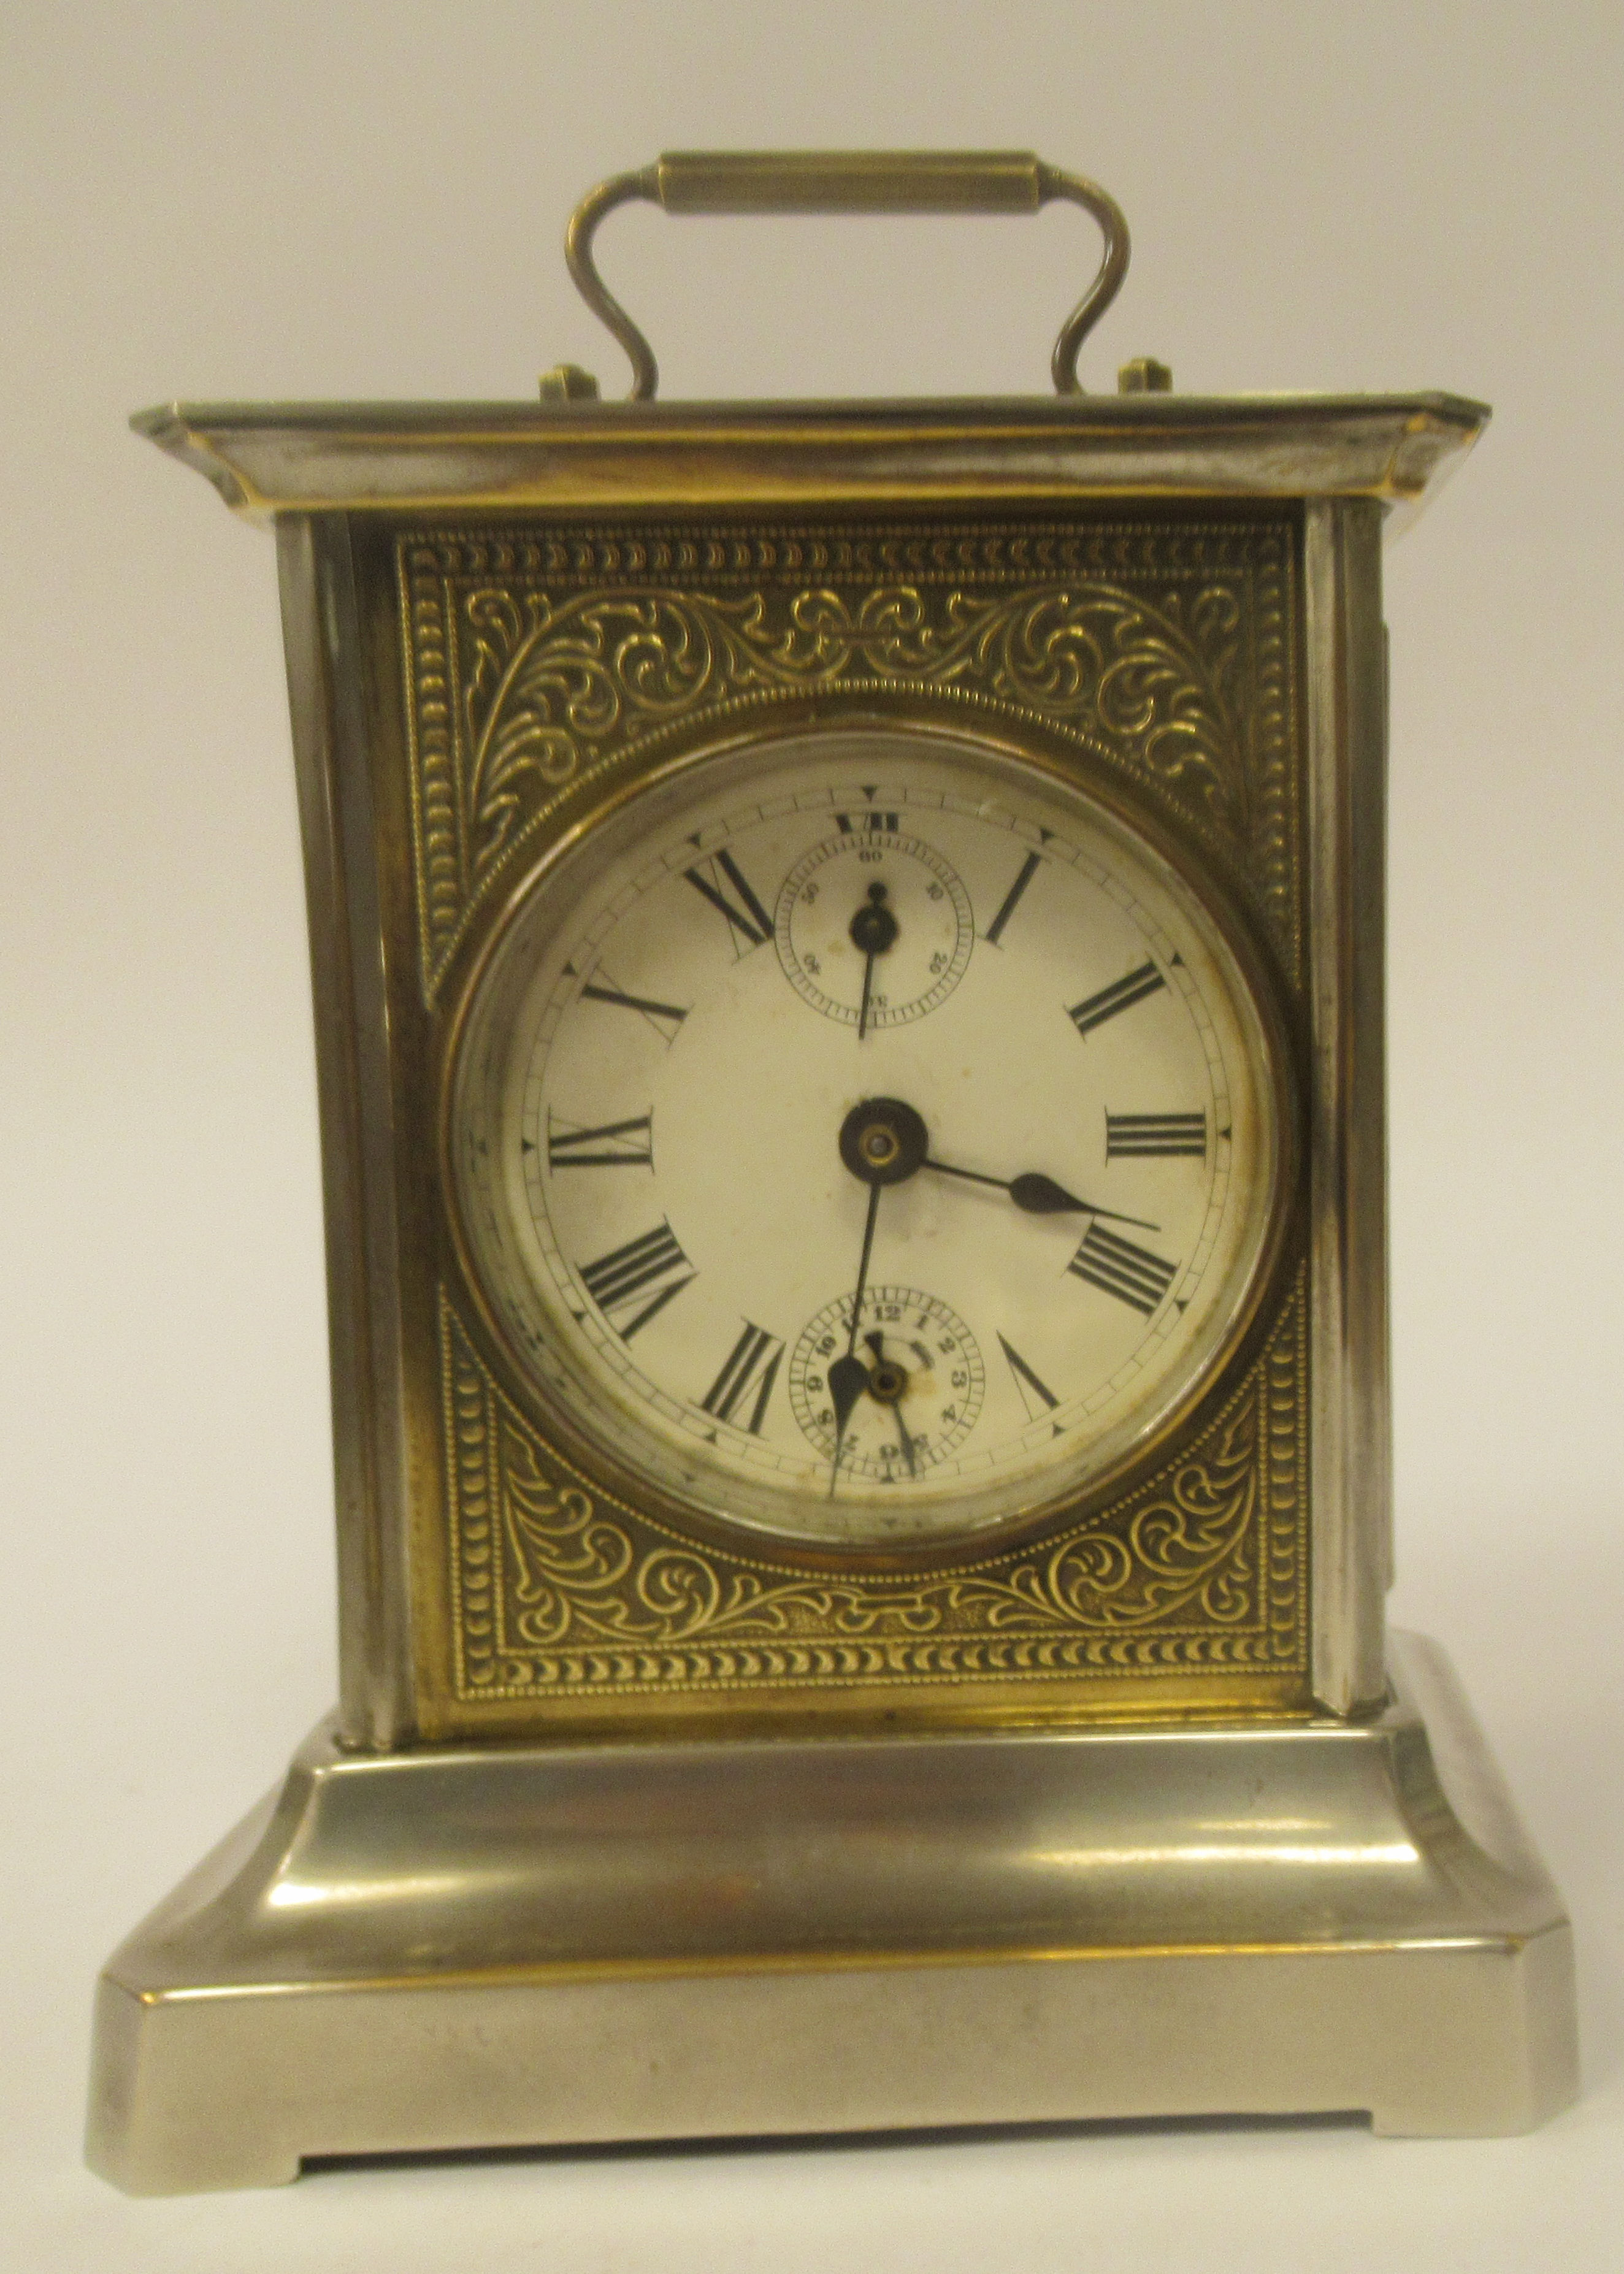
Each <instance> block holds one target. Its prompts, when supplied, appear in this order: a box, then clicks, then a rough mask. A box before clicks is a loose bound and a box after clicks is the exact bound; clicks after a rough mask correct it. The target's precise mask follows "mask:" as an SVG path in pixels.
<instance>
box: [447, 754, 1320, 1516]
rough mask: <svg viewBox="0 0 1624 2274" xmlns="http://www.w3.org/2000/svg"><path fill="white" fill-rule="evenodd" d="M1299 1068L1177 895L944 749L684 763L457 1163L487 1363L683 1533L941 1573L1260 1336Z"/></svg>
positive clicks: (617, 825)
mask: <svg viewBox="0 0 1624 2274" xmlns="http://www.w3.org/2000/svg"><path fill="white" fill-rule="evenodd" d="M1269 1032H1270V1028H1269V1026H1268V1022H1267V1020H1266V1018H1265V1016H1264V1014H1263V1013H1262V1011H1261V1009H1260V1007H1259V1003H1258V1001H1257V999H1256V998H1255V996H1254V993H1253V991H1252V987H1251V985H1250V984H1249V983H1248V981H1247V979H1246V977H1245V975H1244V969H1243V966H1242V962H1241V960H1240V958H1239V956H1238V955H1237V953H1236V951H1235V949H1234V948H1233V947H1232V946H1231V945H1230V944H1229V941H1228V939H1227V937H1226V935H1225V931H1224V930H1223V928H1222V925H1221V923H1220V922H1219V921H1218V920H1217V919H1216V917H1215V916H1214V913H1213V912H1212V910H1211V909H1210V907H1208V906H1207V902H1206V901H1205V900H1203V899H1202V898H1201V897H1200V896H1199V894H1198V893H1197V892H1196V891H1195V890H1194V889H1192V885H1190V884H1189V883H1188V882H1187V881H1186V880H1185V879H1184V877H1183V876H1182V874H1181V873H1180V872H1179V871H1178V870H1176V869H1175V868H1174V867H1173V865H1172V864H1171V863H1170V862H1169V861H1168V860H1166V859H1165V858H1164V857H1163V856H1162V855H1161V854H1160V853H1159V852H1158V851H1157V850H1155V849H1154V847H1152V845H1151V844H1150V843H1149V842H1148V841H1147V840H1146V839H1144V838H1143V837H1141V836H1140V835H1139V833H1138V832H1135V831H1133V830H1132V829H1130V828H1129V827H1128V826H1127V825H1125V824H1124V822H1122V821H1121V820H1120V819H1119V818H1117V817H1116V816H1115V815H1113V814H1112V813H1111V812H1110V811H1109V809H1107V808H1106V807H1105V806H1103V805H1102V804H1101V803H1099V802H1096V801H1094V800H1093V799H1091V798H1089V797H1088V796H1086V794H1084V793H1083V792H1082V791H1081V790H1079V789H1078V788H1076V787H1072V786H1071V785H1070V784H1068V783H1066V782H1064V781H1062V780H1060V779H1056V777H1055V776H1054V775H1052V774H1050V773H1049V772H1046V771H1043V770H1041V769H1040V768H1039V767H1038V766H1036V765H1034V764H1026V763H1025V762H1024V761H1022V760H1020V759H1019V758H1015V757H1011V756H1010V755H1009V754H1008V753H1006V752H1004V751H1001V750H997V749H991V748H981V747H978V746H975V745H972V744H967V743H966V742H961V741H959V740H958V739H956V738H952V737H950V736H949V735H947V734H934V733H928V732H923V731H918V732H915V731H911V730H910V731H906V732H904V731H890V732H879V731H862V732H858V731H853V730H839V731H837V730H833V729H831V730H825V731H821V732H816V733H807V734H802V735H799V736H797V737H794V738H793V739H789V740H779V741H775V742H763V743H761V744H759V745H756V746H755V747H754V748H753V749H748V750H744V751H741V750H738V749H733V750H730V751H728V752H726V753H725V754H717V755H715V756H712V757H710V758H708V759H700V760H695V761H694V762H691V763H689V764H686V765H684V766H682V767H680V768H678V769H675V770H673V772H671V773H670V774H668V775H667V776H665V777H664V778H662V779H659V780H658V781H657V782H655V783H653V784H651V785H650V786H649V787H646V788H645V789H644V790H643V791H642V792H641V793H640V794H638V795H637V796H636V797H635V798H633V799H631V800H630V801H628V802H626V803H625V804H623V805H621V806H620V807H619V808H617V809H615V810H614V811H613V812H612V813H611V815H610V816H608V817H606V818H605V820H603V821H602V822H600V823H599V824H598V825H596V826H595V827H593V828H592V829H590V830H589V831H588V832H585V834H584V835H583V837H582V838H581V839H580V840H578V841H577V842H575V844H573V845H572V846H570V847H568V848H566V849H565V850H564V851H563V852H562V853H560V855H557V856H556V857H554V858H553V860H551V861H550V862H547V863H546V864H545V866H544V867H543V868H542V869H541V870H538V873H537V875H536V876H535V877H534V878H533V879H532V880H531V882H530V885H529V887H528V888H527V890H526V892H524V893H523V895H522V896H521V898H520V900H519V902H518V905H517V907H516V908H515V913H514V915H513V916H512V918H511V920H510V921H509V922H508V924H507V925H506V926H505V927H504V929H503V930H502V932H501V933H500V937H498V939H497V941H496V943H495V945H494V947H493V949H492V953H490V955H489V956H488V957H487V959H486V962H485V968H484V971H483V973H482V975H481V976H480V978H479V980H478V981H477V984H476V987H475V990H474V992H473V996H472V999H471V1003H470V1009H469V1013H468V1015H467V1018H466V1020H465V1021H464V1024H463V1029H462V1039H461V1043H460V1047H459V1050H458V1054H457V1062H456V1070H455V1081H454V1083H453V1087H452V1093H451V1104H450V1113H449V1120H448V1148H449V1153H450V1159H451V1166H452V1181H453V1186H454V1189H455V1195H456V1201H457V1215H458V1220H459V1228H460V1232H461V1237H462V1242H463V1245H464V1247H465V1250H466V1254H467V1259H468V1261H469V1264H470V1273H471V1276H472V1277H473V1279H474V1281H475V1283H476V1284H477V1287H478V1289H479V1290H480V1292H481V1295H482V1297H483V1299H484V1302H485V1307H486V1310H487V1313H488V1314H489V1317H490V1319H491V1321H492V1325H493V1327H494V1328H495V1329H496V1330H497V1331H498V1332H499V1333H500V1336H501V1337H502V1338H503V1339H504V1341H505V1342H506V1344H507V1345H508V1350H509V1352H510V1355H511V1357H512V1359H513V1360H514V1362H515V1365H516V1366H517V1367H518V1368H519V1370H520V1372H521V1373H522V1374H523V1376H524V1377H525V1378H526V1379H527V1380H528V1382H529V1383H530V1387H531V1389H532V1391H533V1393H534V1394H535V1395H536V1397H537V1398H538V1401H539V1403H540V1404H541V1405H542V1406H543V1407H544V1408H547V1409H554V1410H556V1411H557V1412H560V1414H561V1415H562V1417H563V1418H564V1419H565V1420H566V1421H567V1423H568V1425H569V1427H570V1429H571V1430H572V1431H573V1432H574V1433H575V1434H576V1436H577V1437H578V1438H584V1439H585V1440H586V1441H587V1442H588V1443H589V1444H595V1445H596V1446H597V1447H598V1449H600V1451H601V1452H602V1453H604V1454H605V1455H607V1456H608V1457H610V1458H611V1459H612V1460H613V1463H614V1464H615V1465H616V1467H617V1469H618V1470H619V1471H620V1473H621V1474H622V1475H629V1476H630V1477H631V1478H632V1479H634V1480H635V1479H637V1478H641V1479H643V1480H644V1482H645V1483H646V1484H647V1485H649V1486H650V1487H653V1488H654V1490H655V1491H656V1493H657V1494H658V1495H660V1496H661V1497H662V1498H663V1499H665V1501H667V1502H677V1503H680V1504H684V1505H688V1506H690V1507H694V1508H696V1509H698V1510H703V1512H704V1513H705V1514H706V1515H707V1516H709V1517H711V1518H712V1519H719V1520H722V1521H724V1522H727V1523H732V1524H735V1525H742V1526H746V1527H748V1528H749V1529H751V1530H752V1531H754V1532H756V1533H758V1534H760V1533H763V1532H764V1533H769V1534H772V1535H775V1536H778V1537H779V1538H783V1539H785V1540H801V1541H808V1542H817V1543H824V1544H829V1545H838V1546H843V1547H855V1548H864V1547H868V1548H891V1549H895V1548H898V1547H908V1546H911V1545H924V1544H929V1543H933V1542H936V1541H938V1540H949V1539H952V1538H955V1537H965V1538H969V1537H973V1536H974V1535H976V1534H978V1533H981V1532H985V1531H986V1530H988V1529H989V1528H990V1527H994V1526H996V1525H1001V1524H1007V1523H1009V1522H1011V1521H1013V1520H1016V1519H1026V1518H1029V1517H1031V1516H1033V1515H1034V1513H1036V1512H1038V1511H1040V1510H1042V1509H1044V1508H1046V1507H1049V1506H1052V1505H1056V1504H1057V1503H1058V1502H1061V1501H1062V1500H1063V1499H1065V1498H1067V1497H1071V1496H1074V1495H1076V1494H1078V1493H1079V1491H1081V1490H1083V1489H1085V1488H1086V1487H1089V1486H1090V1485H1093V1484H1094V1483H1096V1482H1097V1481H1099V1480H1101V1479H1102V1478H1103V1477H1104V1476H1105V1475H1107V1474H1108V1473H1109V1472H1114V1471H1115V1470H1116V1469H1117V1468H1119V1467H1120V1465H1122V1464H1123V1463H1124V1461H1125V1460H1126V1459H1129V1458H1131V1457H1132V1456H1133V1454H1134V1453H1135V1451H1136V1450H1138V1449H1140V1448H1142V1446H1143V1445H1144V1443H1145V1442H1147V1440H1148V1439H1149V1438H1150V1437H1152V1436H1153V1435H1154V1434H1156V1433H1157V1432H1158V1431H1159V1430H1161V1429H1162V1428H1163V1427H1165V1426H1166V1425H1167V1424H1168V1422H1169V1420H1170V1419H1172V1418H1174V1417H1175V1416H1176V1415H1177V1413H1178V1412H1181V1411H1182V1410H1184V1407H1185V1406H1186V1405H1187V1404H1189V1402H1190V1401H1191V1399H1192V1398H1193V1397H1195V1396H1196V1395H1198V1394H1199V1390H1200V1388H1201V1386H1202V1385H1203V1383H1204V1382H1206V1381H1207V1379H1208V1378H1209V1377H1210V1374H1211V1370H1212V1367H1213V1366H1214V1364H1215V1363H1216V1361H1217V1359H1219V1358H1220V1357H1221V1356H1222V1352H1223V1351H1224V1350H1225V1349H1226V1348H1227V1347H1228V1346H1229V1344H1230V1343H1231V1341H1232V1340H1233V1338H1234V1337H1235V1335H1236V1334H1237V1332H1238V1331H1239V1329H1240V1327H1241V1325H1242V1324H1243V1323H1244V1318H1245V1316H1246V1314H1247V1311H1248V1306H1249V1303H1250V1300H1251V1298H1252V1293H1253V1292H1254V1291H1255V1285H1256V1282H1257V1280H1258V1277H1259V1271H1260V1269H1261V1267H1262V1261H1263V1258H1264V1256H1265V1254H1266V1251H1267V1247H1268V1244H1269V1235H1270V1231H1271V1229H1272V1226H1273V1223H1274V1216H1275V1215H1276V1212H1277V1207H1278V1198H1279V1188H1280V1186H1281V1183H1282V1158H1283V1150H1284V1136H1283V1131H1282V1116H1281V1110H1280V1106H1279V1103H1278V1097H1279V1081H1278V1074H1277V1070H1276V1068H1275V1066H1274V1062H1273V1059H1272V1057H1271V1050H1270V1045H1269V1042H1268V1035H1269Z"/></svg>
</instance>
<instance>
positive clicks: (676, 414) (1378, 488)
mask: <svg viewBox="0 0 1624 2274" xmlns="http://www.w3.org/2000/svg"><path fill="white" fill-rule="evenodd" d="M1488 416H1489V414H1488V410H1487V409H1486V408H1485V405H1484V404H1482V403H1472V402H1469V401H1467V400H1466V399H1464V398H1463V397H1462V396H1460V395H1239V396H1235V395H1225V396H1212V397H1208V396H1202V395H1162V394H1157V393H1150V392H1147V393H1141V394H1133V395H1083V396H1079V397H1076V398H1068V399H1066V400H1064V401H1049V402H1044V401H1042V400H1041V399H1038V400H1027V399H1007V398H1006V399H1004V400H1002V401H997V402H969V401H966V402H958V403H955V402H944V401H941V400H939V399H938V400H935V401H930V402H923V403H897V402H890V403H858V402H853V403H709V404H707V403H582V402H580V401H575V402H570V401H568V400H567V401H564V402H561V403H557V404H546V405H538V404H533V403H304V404H289V403H163V404H160V405H159V406H158V407H157V408H156V409H154V410H143V411H139V412H138V413H137V414H136V416H135V417H134V418H132V421H131V424H132V425H133V426H134V428H135V430H136V432H137V433H140V434H146V435H147V436H149V437H150V438H151V440H154V442H156V443H157V444H158V445H159V446H160V448H163V449H165V450H168V451H169V452H171V453H172V455H173V456H176V457H178V458H180V459H183V460H184V462H185V463H187V464H188V465H192V466H195V467H196V468H197V470H198V471H199V473H201V474H203V475H205V476H206V477H207V479H208V480H210V481H211V482H213V483H214V486H215V488H216V489H218V490H219V492H220V493H221V495H222V497H223V498H224V499H225V501H226V503H227V504H228V505H229V506H232V507H234V508H236V509H237V511H238V512H240V513H244V514H247V515H249V516H252V517H254V518H258V519H265V518H268V517H269V516H273V515H275V514H279V513H288V512H302V513H318V512H323V511H327V510H332V509H335V508H345V509H351V510H357V511H378V510H383V509H389V510H399V511H403V512H411V511H413V510H417V511H422V510H423V509H424V508H425V507H427V506H430V505H432V508H434V509H435V510H436V511H443V512H462V511H483V512H496V513H501V512H504V511H506V512H511V511H512V510H514V509H515V508H540V509H544V510H546V511H549V512H553V513H560V512H583V513H588V512H603V511H605V510H607V511H624V510H628V509H631V508H635V509H637V510H640V511H648V512H661V511H665V512H669V511H673V510H677V509H679V508H688V507H692V508H696V509H700V510H707V511H708V510H719V509H721V508H737V509H741V510H744V511H747V512H748V511H755V512H762V511H771V510H773V509H775V508H786V509H787V508H789V507H791V506H799V507H800V508H801V509H802V510H806V509H808V508H809V509H810V510H812V511H815V512H816V511H817V510H819V509H820V508H829V507H831V506H839V505H855V504H861V503H868V504H875V503H876V502H878V503H881V504H883V505H890V506H891V507H893V508H894V507H897V506H901V505H909V506H921V505H925V506H929V505H935V504H942V503H944V502H951V501H958V502H959V504H960V505H961V506H964V505H966V504H967V503H968V502H969V501H975V503H976V504H977V506H978V507H979V508H982V509H985V510H989V511H996V510H998V509H999V508H1003V507H1004V506H1006V505H1008V504H1009V503H1010V501H1013V500H1023V501H1034V502H1040V503H1042V502H1047V503H1052V504H1056V505H1064V506H1070V505H1071V504H1073V503H1076V502H1079V501H1086V500H1089V499H1101V498H1111V499H1116V500H1122V499H1124V498H1128V497H1137V498H1139V499H1141V500H1149V499H1154V498H1184V499H1196V498H1213V497H1258V498H1312V497H1372V498H1379V499H1380V500H1381V501H1382V502H1383V503H1384V504H1386V505H1387V506H1389V507H1390V508H1394V509H1395V510H1394V512H1393V513H1392V514H1391V515H1390V516H1389V519H1388V524H1387V525H1388V528H1389V530H1391V529H1393V528H1394V527H1395V526H1397V525H1400V524H1401V523H1402V522H1403V521H1404V520H1408V519H1410V518H1412V517H1413V515H1414V513H1415V511H1417V510H1418V508H1419V507H1420V504H1421V501H1422V499H1423V497H1424V495H1425V493H1427V492H1428V491H1429V490H1430V489H1431V488H1432V487H1434V486H1436V485H1437V483H1438V481H1439V480H1440V478H1442V476H1443V475H1444V474H1445V473H1446V472H1447V471H1448V469H1449V467H1450V466H1451V464H1452V463H1455V461H1457V460H1458V459H1459V457H1460V456H1462V453H1463V452H1464V451H1465V450H1466V449H1468V448H1470V446H1471V444H1472V443H1473V442H1474V441H1475V440H1477V436H1478V434H1479V433H1481V432H1482V430H1483V428H1484V426H1485V424H1486V422H1487V419H1488Z"/></svg>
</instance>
